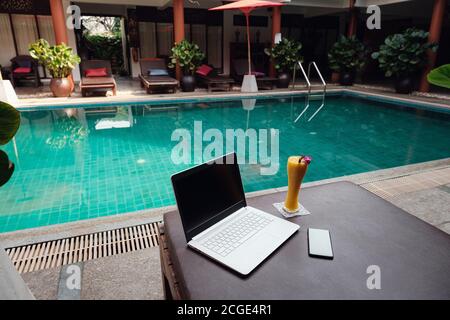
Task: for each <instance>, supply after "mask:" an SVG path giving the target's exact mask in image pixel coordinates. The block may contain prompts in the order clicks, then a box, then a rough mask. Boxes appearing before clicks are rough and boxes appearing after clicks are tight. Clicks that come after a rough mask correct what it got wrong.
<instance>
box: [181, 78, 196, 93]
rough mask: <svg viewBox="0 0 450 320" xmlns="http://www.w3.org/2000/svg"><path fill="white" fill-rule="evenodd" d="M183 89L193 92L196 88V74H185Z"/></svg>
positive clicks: (182, 82)
mask: <svg viewBox="0 0 450 320" xmlns="http://www.w3.org/2000/svg"><path fill="white" fill-rule="evenodd" d="M181 90H183V91H184V92H192V91H194V90H195V77H194V76H190V75H187V76H183V77H182V78H181Z"/></svg>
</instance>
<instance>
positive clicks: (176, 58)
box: [169, 40, 205, 92]
mask: <svg viewBox="0 0 450 320" xmlns="http://www.w3.org/2000/svg"><path fill="white" fill-rule="evenodd" d="M203 59H205V54H204V53H203V52H202V51H201V50H200V48H199V46H198V45H196V44H194V43H190V42H189V41H187V40H183V41H181V42H179V43H176V44H175V45H174V46H173V48H172V55H171V56H170V62H169V68H175V66H176V65H177V63H178V64H179V65H180V67H181V68H182V70H183V77H182V79H181V89H182V90H183V91H185V92H192V91H194V90H195V77H194V74H195V70H197V68H198V66H199V65H200V64H201V63H202V61H203Z"/></svg>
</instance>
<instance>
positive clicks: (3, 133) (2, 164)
mask: <svg viewBox="0 0 450 320" xmlns="http://www.w3.org/2000/svg"><path fill="white" fill-rule="evenodd" d="M19 126H20V113H19V111H17V110H16V109H15V108H14V107H13V106H11V105H10V104H7V103H6V102H2V101H0V145H4V144H7V143H8V142H9V141H10V140H11V139H12V138H13V137H14V135H15V134H16V132H17V130H18V129H19ZM13 172H14V163H12V162H11V161H10V160H9V158H8V155H7V154H6V152H4V151H2V150H0V187H1V186H2V185H4V184H5V183H6V182H8V180H9V179H10V178H11V176H12V174H13Z"/></svg>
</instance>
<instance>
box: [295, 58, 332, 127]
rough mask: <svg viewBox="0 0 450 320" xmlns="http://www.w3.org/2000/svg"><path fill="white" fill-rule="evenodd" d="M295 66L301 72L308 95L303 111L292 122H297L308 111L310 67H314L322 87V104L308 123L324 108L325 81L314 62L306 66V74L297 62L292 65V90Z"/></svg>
mask: <svg viewBox="0 0 450 320" xmlns="http://www.w3.org/2000/svg"><path fill="white" fill-rule="evenodd" d="M297 65H298V66H299V67H300V70H301V71H302V74H303V77H304V78H305V80H306V87H307V88H308V93H307V95H306V99H305V108H304V109H303V111H302V112H301V113H300V114H299V115H298V117H297V118H296V119H295V120H294V122H297V121H298V120H299V119H300V118H301V117H302V116H303V114H304V113H305V112H306V110H308V108H309V102H310V96H311V87H312V86H311V81H310V80H309V77H310V75H311V66H314V68H315V69H316V72H317V74H318V75H319V78H320V81H321V82H322V85H323V93H322V104H321V106H320V107H319V109H317V110H316V112H314V114H313V115H312V116H311V117H310V118H309V119H308V122H309V121H311V120H312V119H313V118H314V117H315V116H316V114H318V113H319V111H320V110H321V109H322V108H323V107H324V105H325V95H326V92H327V83H326V82H325V80H324V79H323V76H322V73H320V70H319V68H318V67H317V64H316V62H315V61H311V62H310V63H309V64H308V73H306V72H305V69H304V68H303V65H302V64H301V62H300V61H299V62H297V63H296V64H295V65H294V74H293V77H292V78H293V79H292V90H294V89H295V75H296V67H297Z"/></svg>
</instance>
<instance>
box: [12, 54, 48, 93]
mask: <svg viewBox="0 0 450 320" xmlns="http://www.w3.org/2000/svg"><path fill="white" fill-rule="evenodd" d="M10 78H11V84H12V85H13V87H15V86H16V85H17V84H18V82H19V80H32V81H34V86H35V87H36V88H37V87H38V86H40V85H41V79H40V77H39V70H38V62H37V60H36V59H33V58H32V57H31V56H27V55H20V56H16V57H14V58H12V59H11V74H10Z"/></svg>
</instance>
